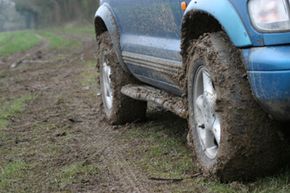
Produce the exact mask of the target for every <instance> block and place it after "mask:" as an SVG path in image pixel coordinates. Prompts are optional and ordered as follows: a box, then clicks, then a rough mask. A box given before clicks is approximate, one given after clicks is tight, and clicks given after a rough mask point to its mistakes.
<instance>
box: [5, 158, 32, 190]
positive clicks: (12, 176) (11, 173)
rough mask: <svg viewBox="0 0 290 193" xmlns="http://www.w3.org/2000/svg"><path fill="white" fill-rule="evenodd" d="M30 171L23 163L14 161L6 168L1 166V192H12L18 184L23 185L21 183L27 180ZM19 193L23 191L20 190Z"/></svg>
mask: <svg viewBox="0 0 290 193" xmlns="http://www.w3.org/2000/svg"><path fill="white" fill-rule="evenodd" d="M28 169H29V165H28V164H27V163H25V162H23V161H13V162H10V163H8V164H7V165H5V166H4V167H1V166H0V192H2V191H3V192H4V191H6V192H11V190H12V189H14V188H13V187H15V186H16V184H19V183H21V181H22V180H23V179H25V176H26V171H27V170H28ZM14 190H15V189H14ZM19 191H21V190H18V192H19ZM22 191H24V190H22ZM22 191H21V192H22Z"/></svg>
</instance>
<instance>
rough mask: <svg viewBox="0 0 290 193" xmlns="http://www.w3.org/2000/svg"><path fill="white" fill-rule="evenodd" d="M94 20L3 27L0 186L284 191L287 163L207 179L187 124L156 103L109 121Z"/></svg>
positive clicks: (63, 190) (58, 191) (19, 190)
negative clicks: (130, 119) (268, 170)
mask: <svg viewBox="0 0 290 193" xmlns="http://www.w3.org/2000/svg"><path fill="white" fill-rule="evenodd" d="M96 49H97V48H96V44H95V36H94V30H93V27H92V26H89V25H88V26H74V25H68V26H65V27H64V28H63V29H60V28H54V29H47V30H41V31H20V32H13V33H9V34H8V33H0V93H1V95H0V102H1V106H0V155H1V156H0V193H12V192H13V193H14V192H15V193H33V192H50V193H71V192H104V193H107V192H141V193H143V192H195V193H198V192H202V193H232V192H244V193H272V192H273V193H278V192H280V193H288V192H290V183H289V177H290V170H289V169H283V170H281V171H277V174H275V175H274V176H270V177H265V178H261V179H258V180H256V181H253V182H248V183H241V182H232V183H229V184H222V183H220V182H218V181H212V180H207V179H204V178H203V177H202V176H201V174H200V172H199V171H198V169H197V168H196V166H195V164H192V159H191V157H192V156H191V150H190V149H189V148H188V147H187V146H186V134H187V123H186V121H185V120H183V119H180V118H178V117H176V116H175V115H173V114H171V113H169V112H165V111H162V110H160V109H158V108H154V106H153V105H151V108H150V109H149V110H148V112H147V115H148V118H147V120H146V122H143V123H132V124H127V125H123V126H114V127H113V126H110V125H108V124H107V123H106V121H105V118H104V115H103V113H102V110H101V108H102V104H101V97H100V91H99V85H98V83H97V81H96V78H97V77H98V72H97V71H96V61H97V60H96V56H95V52H96Z"/></svg>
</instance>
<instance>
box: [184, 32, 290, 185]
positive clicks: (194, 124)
mask: <svg viewBox="0 0 290 193" xmlns="http://www.w3.org/2000/svg"><path fill="white" fill-rule="evenodd" d="M188 56H189V58H188V59H187V64H188V65H189V67H188V104H189V128H190V129H189V135H188V139H189V143H190V144H192V147H193V150H194V157H195V160H197V162H198V164H199V167H200V168H201V170H202V172H203V174H204V175H205V176H207V177H215V178H218V179H220V180H222V181H233V180H251V179H253V178H255V177H258V176H264V175H268V174H271V173H273V172H275V171H276V170H277V168H280V167H281V165H282V164H284V163H285V161H286V155H287V154H286V152H284V150H285V148H286V142H285V140H284V138H283V136H282V135H281V133H280V132H279V129H278V127H279V125H278V124H277V123H276V122H274V121H272V120H270V119H269V118H268V116H267V114H266V113H265V112H264V111H263V110H262V109H261V108H260V107H259V105H258V104H257V102H256V101H255V100H254V98H253V96H252V93H251V90H250V85H249V83H248V80H247V76H246V71H245V69H244V65H243V63H242V61H241V59H240V53H239V51H238V49H236V48H235V47H233V46H232V44H231V42H230V40H229V39H228V38H227V36H226V35H225V34H224V33H223V32H218V33H213V34H206V35H204V36H203V37H201V38H200V39H199V40H198V41H197V43H194V44H193V45H192V47H191V49H190V52H189V53H188Z"/></svg>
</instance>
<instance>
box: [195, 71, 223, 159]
mask: <svg viewBox="0 0 290 193" xmlns="http://www.w3.org/2000/svg"><path fill="white" fill-rule="evenodd" d="M216 100H217V93H216V90H215V88H214V84H213V81H212V79H211V76H210V74H209V73H208V71H207V70H206V68H205V67H200V68H199V69H198V71H197V73H196V77H195V81H194V97H193V104H194V121H195V129H196V130H197V134H198V138H199V143H200V145H201V147H202V150H203V152H204V153H205V155H206V156H207V157H208V158H210V159H214V158H215V157H216V156H217V153H218V149H219V145H220V140H221V118H220V116H219V113H217V112H216V110H215V109H216Z"/></svg>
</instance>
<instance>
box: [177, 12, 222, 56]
mask: <svg viewBox="0 0 290 193" xmlns="http://www.w3.org/2000/svg"><path fill="white" fill-rule="evenodd" d="M222 30H223V29H222V26H221V25H220V23H219V22H218V21H217V20H216V19H215V18H214V17H213V16H211V15H209V14H208V13H205V12H201V11H190V12H189V13H187V14H186V15H185V16H184V19H183V22H182V31H181V36H182V39H181V50H182V56H183V58H185V57H186V55H187V48H188V47H189V46H190V44H191V43H192V41H193V40H196V39H198V38H199V37H200V36H201V35H203V34H204V33H212V32H218V31H222Z"/></svg>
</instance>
